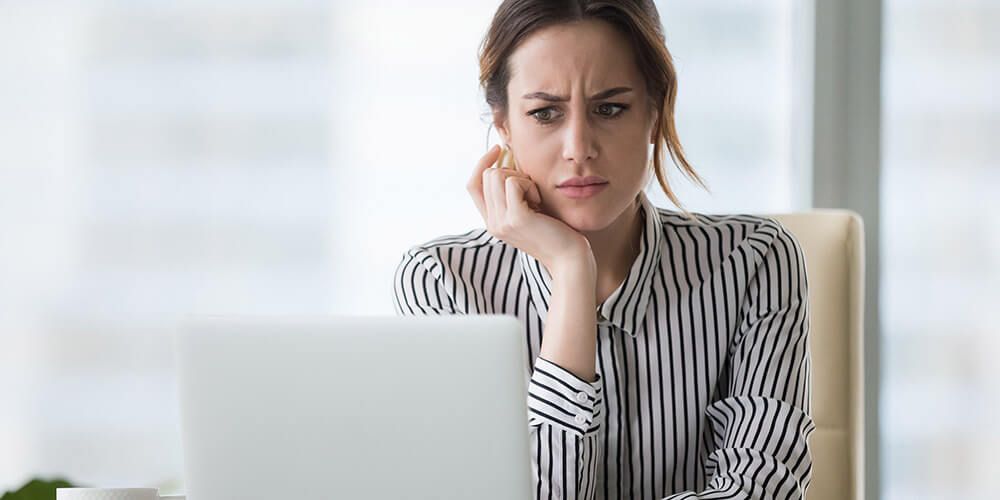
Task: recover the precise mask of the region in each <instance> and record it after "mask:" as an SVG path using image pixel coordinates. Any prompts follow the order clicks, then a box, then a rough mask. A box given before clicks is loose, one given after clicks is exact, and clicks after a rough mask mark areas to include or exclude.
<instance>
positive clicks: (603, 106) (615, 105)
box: [597, 102, 628, 118]
mask: <svg viewBox="0 0 1000 500" xmlns="http://www.w3.org/2000/svg"><path fill="white" fill-rule="evenodd" d="M608 108H618V111H615V112H614V113H611V112H608V113H599V114H603V115H604V116H606V117H608V118H618V117H619V116H621V114H622V113H624V112H625V110H626V109H628V105H626V104H619V103H616V102H605V103H602V104H600V105H598V106H597V109H599V110H600V109H605V110H606V109H608Z"/></svg>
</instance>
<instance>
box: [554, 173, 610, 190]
mask: <svg viewBox="0 0 1000 500" xmlns="http://www.w3.org/2000/svg"><path fill="white" fill-rule="evenodd" d="M607 182H608V181H607V179H605V178H603V177H598V176H596V175H588V176H586V177H573V178H572V179H567V180H565V181H564V182H562V183H561V184H559V185H558V186H556V187H559V188H562V187H569V186H590V185H592V184H607Z"/></svg>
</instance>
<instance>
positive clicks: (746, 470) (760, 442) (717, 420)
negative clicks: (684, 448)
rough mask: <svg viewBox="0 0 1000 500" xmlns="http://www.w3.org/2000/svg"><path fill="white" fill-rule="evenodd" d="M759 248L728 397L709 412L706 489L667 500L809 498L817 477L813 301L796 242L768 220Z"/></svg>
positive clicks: (754, 241)
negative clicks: (811, 338)
mask: <svg viewBox="0 0 1000 500" xmlns="http://www.w3.org/2000/svg"><path fill="white" fill-rule="evenodd" d="M750 244H751V245H753V246H754V247H755V248H758V247H762V251H761V252H758V253H756V254H758V255H763V256H762V257H761V259H760V261H759V263H758V264H757V267H756V272H755V274H753V276H752V277H750V278H749V284H748V287H747V291H746V294H745V296H744V299H743V301H742V303H741V306H740V324H739V329H738V330H737V331H736V332H735V334H734V339H733V343H732V345H731V346H730V351H729V353H730V354H729V363H730V366H729V372H728V375H727V376H726V377H725V378H724V379H722V380H720V383H723V384H725V391H724V394H725V396H724V397H722V398H721V399H719V400H718V401H715V402H713V403H712V404H711V405H709V407H708V409H707V413H708V424H709V427H710V431H711V433H712V437H713V439H712V442H713V445H714V449H713V450H712V451H711V452H710V453H709V456H708V459H707V460H706V462H705V463H706V471H705V472H706V477H710V478H711V479H710V481H709V483H708V485H707V486H708V489H706V490H704V491H700V492H695V491H685V492H680V493H675V494H673V495H670V496H668V497H666V498H665V499H664V500H681V499H710V498H740V499H776V498H782V499H785V498H788V499H799V500H801V499H804V498H805V495H806V490H807V489H808V488H809V483H810V479H811V477H812V455H811V453H810V450H809V442H808V440H809V436H810V435H811V434H812V432H813V431H814V430H815V424H814V422H813V420H812V417H811V416H810V414H811V413H812V411H811V394H812V393H811V372H810V369H811V368H810V365H811V362H810V354H809V339H808V337H809V300H808V280H807V277H806V267H805V257H804V255H803V253H802V250H801V248H800V246H799V244H798V241H797V240H796V239H795V237H794V236H793V235H792V234H791V233H789V232H788V230H787V229H785V228H784V227H783V226H781V225H780V223H778V222H776V221H774V220H772V219H768V220H767V221H766V222H764V223H763V224H762V225H761V226H759V230H758V231H757V232H756V233H755V234H754V235H752V236H751V241H750Z"/></svg>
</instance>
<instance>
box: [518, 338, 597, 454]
mask: <svg viewBox="0 0 1000 500" xmlns="http://www.w3.org/2000/svg"><path fill="white" fill-rule="evenodd" d="M596 375H597V380H595V381H593V382H587V381H586V380H583V379H582V378H580V377H578V376H576V375H575V374H573V372H570V371H569V370H566V369H564V368H563V367H561V366H559V365H557V364H555V363H553V362H551V361H549V360H547V359H545V358H543V357H541V356H538V357H537V358H535V368H534V370H533V371H532V373H531V380H530V381H529V383H528V416H529V425H539V424H542V423H547V424H550V425H554V426H557V427H562V428H564V429H566V430H568V431H570V432H572V433H573V434H576V435H577V436H579V437H583V436H584V435H586V434H590V433H593V432H596V431H597V430H598V429H600V418H599V417H600V416H601V410H602V408H603V406H604V401H603V397H602V396H603V395H602V391H601V374H599V373H598V374H596Z"/></svg>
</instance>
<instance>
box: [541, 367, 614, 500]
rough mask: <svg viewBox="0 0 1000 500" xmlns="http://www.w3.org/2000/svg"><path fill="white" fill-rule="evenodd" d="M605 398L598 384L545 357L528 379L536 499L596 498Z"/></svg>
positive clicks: (598, 377) (572, 499) (598, 380)
mask: <svg viewBox="0 0 1000 500" xmlns="http://www.w3.org/2000/svg"><path fill="white" fill-rule="evenodd" d="M603 414H604V398H603V394H602V391H601V375H600V374H599V373H598V374H597V379H596V380H595V381H593V382H587V381H586V380H584V379H582V378H580V377H578V376H576V375H575V374H574V373H573V372H571V371H569V370H566V369H564V368H563V367H561V366H559V365H558V364H556V363H553V362H551V361H549V360H547V359H545V358H543V357H541V356H538V357H536V358H535V364H534V369H533V371H532V373H531V380H530V381H529V383H528V430H529V434H530V438H531V445H532V446H531V448H532V460H531V467H532V471H533V477H534V484H533V485H534V487H535V498H536V499H542V498H560V499H571V500H577V499H588V500H589V499H593V498H594V494H595V491H597V488H596V485H597V481H596V479H597V467H598V465H600V457H601V455H602V453H601V440H600V438H601V437H602V436H603V434H602V433H601V429H602V426H601V420H602V417H603Z"/></svg>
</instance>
